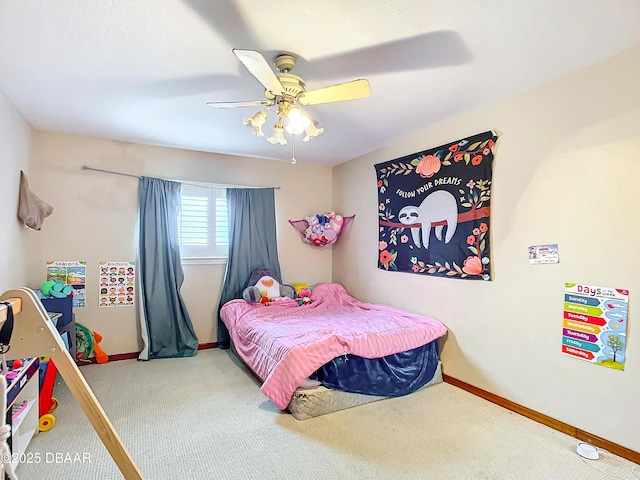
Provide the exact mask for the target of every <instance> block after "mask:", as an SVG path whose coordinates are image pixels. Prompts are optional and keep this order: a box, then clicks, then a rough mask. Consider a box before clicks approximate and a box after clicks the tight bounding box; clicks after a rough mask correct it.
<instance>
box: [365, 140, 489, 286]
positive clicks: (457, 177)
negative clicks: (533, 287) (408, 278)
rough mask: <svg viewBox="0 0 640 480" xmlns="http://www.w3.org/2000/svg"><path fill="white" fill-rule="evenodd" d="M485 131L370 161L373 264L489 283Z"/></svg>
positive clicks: (486, 148)
mask: <svg viewBox="0 0 640 480" xmlns="http://www.w3.org/2000/svg"><path fill="white" fill-rule="evenodd" d="M497 139H498V137H497V135H496V134H495V133H494V132H484V133H480V134H478V135H475V136H472V137H468V138H465V139H462V140H459V141H457V142H453V143H450V144H446V145H442V146H440V147H437V148H432V149H429V150H426V151H424V152H419V153H415V154H412V155H407V156H405V157H402V158H397V159H395V160H391V161H389V162H385V163H379V164H377V165H375V168H376V173H377V178H378V222H379V243H378V249H379V250H378V268H381V269H384V270H395V271H400V272H411V273H416V274H420V275H433V276H440V277H451V278H464V279H468V280H491V265H490V262H489V258H490V252H489V231H490V222H489V212H490V204H491V172H492V164H493V145H494V144H495V142H496V141H497Z"/></svg>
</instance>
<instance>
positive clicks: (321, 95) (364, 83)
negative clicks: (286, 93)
mask: <svg viewBox="0 0 640 480" xmlns="http://www.w3.org/2000/svg"><path fill="white" fill-rule="evenodd" d="M369 95H371V88H370V87H369V81H368V80H364V79H360V80H353V81H351V82H347V83H340V84H338V85H334V86H332V87H325V88H319V89H317V90H311V91H310V92H304V93H303V94H301V95H300V97H299V98H298V99H297V102H298V103H300V104H301V105H316V104H318V103H329V102H340V101H342V100H353V99H356V98H364V97H368V96H369Z"/></svg>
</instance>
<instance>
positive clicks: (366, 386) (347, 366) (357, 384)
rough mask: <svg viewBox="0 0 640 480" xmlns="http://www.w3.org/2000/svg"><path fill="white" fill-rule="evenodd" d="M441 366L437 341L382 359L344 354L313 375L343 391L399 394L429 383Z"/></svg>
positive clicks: (383, 394) (330, 386) (407, 392)
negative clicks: (439, 364) (439, 365)
mask: <svg viewBox="0 0 640 480" xmlns="http://www.w3.org/2000/svg"><path fill="white" fill-rule="evenodd" d="M437 367H438V340H434V341H432V342H430V343H427V344H426V345H423V346H422V347H418V348H414V349H413V350H408V351H406V352H401V353H395V354H393V355H387V356H386V357H382V358H362V357H358V356H357V355H349V354H346V355H342V356H340V357H336V358H334V359H333V360H332V361H331V362H329V363H327V364H326V365H324V366H323V367H321V368H320V369H319V370H317V371H316V373H315V374H314V375H313V376H312V377H311V378H314V379H317V380H318V381H320V382H322V384H323V385H324V386H325V387H327V388H333V389H335V390H342V391H343V392H351V393H362V394H365V395H379V396H385V397H400V396H402V395H407V394H409V393H412V392H415V391H416V390H418V389H419V388H420V387H423V386H424V385H425V384H427V383H429V381H431V379H432V378H433V376H434V375H435V373H436V369H437Z"/></svg>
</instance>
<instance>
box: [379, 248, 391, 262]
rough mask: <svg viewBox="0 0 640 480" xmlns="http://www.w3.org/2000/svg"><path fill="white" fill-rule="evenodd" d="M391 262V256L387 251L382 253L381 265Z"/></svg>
mask: <svg viewBox="0 0 640 480" xmlns="http://www.w3.org/2000/svg"><path fill="white" fill-rule="evenodd" d="M391 260H392V258H391V254H390V253H389V252H388V251H387V250H384V251H382V252H380V263H389V262H390V261H391Z"/></svg>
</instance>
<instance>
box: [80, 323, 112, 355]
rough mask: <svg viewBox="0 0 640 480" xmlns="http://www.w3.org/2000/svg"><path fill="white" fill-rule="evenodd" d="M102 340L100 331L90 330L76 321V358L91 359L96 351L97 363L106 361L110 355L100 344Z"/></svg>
mask: <svg viewBox="0 0 640 480" xmlns="http://www.w3.org/2000/svg"><path fill="white" fill-rule="evenodd" d="M101 341H102V336H101V335H100V334H99V333H96V332H94V331H91V330H89V329H88V328H87V327H85V326H84V325H82V324H81V323H78V322H76V359H77V360H89V357H90V356H91V354H92V353H95V357H96V362H97V363H106V362H107V361H108V360H109V356H108V355H107V354H106V353H105V352H104V351H103V350H102V349H101V348H100V347H99V346H98V343H100V342H101Z"/></svg>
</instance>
